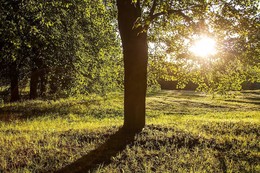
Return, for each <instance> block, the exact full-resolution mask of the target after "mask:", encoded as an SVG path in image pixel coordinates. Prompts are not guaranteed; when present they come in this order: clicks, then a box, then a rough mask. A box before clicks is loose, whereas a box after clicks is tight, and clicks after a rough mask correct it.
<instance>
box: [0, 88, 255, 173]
mask: <svg viewBox="0 0 260 173" xmlns="http://www.w3.org/2000/svg"><path fill="white" fill-rule="evenodd" d="M0 120H1V122H0V172H51V171H54V170H57V169H60V168H62V167H64V166H65V165H67V164H69V163H71V162H73V161H75V160H77V159H78V158H80V157H82V156H83V155H86V154H87V153H89V152H90V151H91V150H93V149H95V148H97V147H98V146H99V145H100V144H102V143H103V142H105V141H106V140H107V139H108V138H109V136H110V135H111V134H113V133H115V132H116V131H117V130H118V129H119V128H120V126H121V125H122V124H123V95H122V94H121V93H111V94H109V95H108V96H107V97H105V98H102V97H100V96H97V95H90V96H82V97H77V98H67V99H59V100H55V101H54V100H53V101H44V100H36V101H25V102H20V103H12V104H1V106H0ZM259 136H260V106H259V91H257V92H255V93H250V92H247V93H242V94H241V95H239V96H238V97H237V98H233V99H224V98H223V99H215V100H212V99H211V97H210V96H207V95H204V94H202V93H194V92H186V91H182V92H178V91H162V92H159V93H156V94H150V95H148V98H147V126H146V127H145V128H144V129H143V131H142V132H141V133H140V134H138V135H136V136H135V141H134V143H132V144H129V145H128V146H126V149H125V150H123V151H122V152H119V153H118V154H117V155H116V156H115V157H113V158H111V163H110V164H108V165H102V164H101V165H99V167H97V170H96V171H97V172H225V171H227V172H259V171H260V164H259V163H260V152H259V151H260V141H259Z"/></svg>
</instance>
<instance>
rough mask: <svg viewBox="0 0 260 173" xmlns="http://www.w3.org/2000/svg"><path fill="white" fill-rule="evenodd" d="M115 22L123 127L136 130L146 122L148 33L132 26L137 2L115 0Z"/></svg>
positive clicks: (138, 4) (138, 11)
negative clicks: (119, 41)
mask: <svg viewBox="0 0 260 173" xmlns="http://www.w3.org/2000/svg"><path fill="white" fill-rule="evenodd" d="M117 8H118V25H119V31H120V36H121V39H122V45H123V55H124V71H125V76H124V89H125V90H124V128H125V129H126V130H127V131H139V130H141V129H142V128H143V127H144V125H145V97H146V89H147V61H148V46H147V33H146V32H141V31H142V30H143V29H142V27H134V25H135V22H136V21H137V19H138V18H139V17H141V8H140V2H139V1H137V3H133V2H132V0H117Z"/></svg>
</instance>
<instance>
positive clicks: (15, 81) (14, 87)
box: [10, 62, 20, 102]
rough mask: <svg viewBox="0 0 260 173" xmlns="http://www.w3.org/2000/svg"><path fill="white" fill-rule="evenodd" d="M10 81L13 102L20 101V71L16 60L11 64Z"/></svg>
mask: <svg viewBox="0 0 260 173" xmlns="http://www.w3.org/2000/svg"><path fill="white" fill-rule="evenodd" d="M10 82H11V99H10V101H11V102H15V101H18V100H19V99H20V96H19V71H18V69H17V65H16V62H13V63H12V64H11V66H10Z"/></svg>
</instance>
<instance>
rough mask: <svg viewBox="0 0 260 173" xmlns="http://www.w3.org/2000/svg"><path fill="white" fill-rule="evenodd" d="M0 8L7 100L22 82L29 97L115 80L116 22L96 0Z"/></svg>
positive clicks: (27, 0) (31, 1) (105, 85)
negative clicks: (28, 88)
mask: <svg viewBox="0 0 260 173" xmlns="http://www.w3.org/2000/svg"><path fill="white" fill-rule="evenodd" d="M0 9H1V10H0V13H1V15H0V16H1V17H0V18H1V20H0V26H1V27H0V37H1V43H0V45H1V46H0V48H1V51H0V52H1V56H0V69H1V71H0V73H1V78H0V83H1V85H5V86H6V85H9V86H10V89H9V87H8V88H7V89H8V90H10V93H11V101H12V100H13V101H15V100H18V99H19V94H20V92H21V89H22V88H26V87H27V86H28V83H30V97H31V98H36V97H37V96H39V95H40V96H45V95H52V96H53V95H54V94H55V95H57V94H58V95H61V94H63V95H64V94H65V95H68V94H73V93H79V92H81V93H82V92H85V93H86V92H93V91H95V92H98V93H102V92H104V91H107V90H111V89H115V87H116V86H117V85H120V84H121V81H122V78H120V76H119V75H120V71H121V61H120V59H119V58H120V52H119V42H118V40H117V36H116V32H115V27H116V26H115V25H114V24H113V18H112V12H111V11H109V8H106V7H105V6H104V4H103V2H102V1H95V2H92V1H90V0H85V1H81V0H75V1H68V2H65V1H38V0H37V1H36V0H19V1H16V0H12V1H6V0H1V4H0ZM115 80H117V81H115Z"/></svg>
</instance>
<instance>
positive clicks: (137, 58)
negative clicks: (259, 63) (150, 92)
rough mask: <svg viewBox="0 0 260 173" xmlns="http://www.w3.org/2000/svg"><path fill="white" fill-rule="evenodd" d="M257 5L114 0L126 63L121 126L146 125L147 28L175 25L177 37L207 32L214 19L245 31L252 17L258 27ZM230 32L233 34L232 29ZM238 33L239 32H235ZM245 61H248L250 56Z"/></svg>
mask: <svg viewBox="0 0 260 173" xmlns="http://www.w3.org/2000/svg"><path fill="white" fill-rule="evenodd" d="M258 5H259V4H258V1H257V0H256V1H215V0H210V1H176V0H169V1H163V0H153V1H150V0H117V8H118V25H119V31H120V35H121V40H122V46H123V55H124V67H125V78H124V87H125V91H124V94H125V97H124V118H125V119H124V128H126V129H127V130H129V131H138V130H140V129H142V128H143V127H144V125H145V95H146V88H147V84H146V83H147V61H148V46H147V41H148V36H149V35H148V34H149V32H150V31H149V30H148V29H150V30H151V29H153V31H156V30H154V29H156V28H161V29H162V28H164V29H167V31H169V30H171V28H169V26H174V27H173V28H174V29H175V31H172V32H171V33H172V35H173V36H179V37H180V35H181V34H183V33H184V36H185V35H186V36H187V33H189V34H190V35H191V36H192V34H199V33H201V32H203V30H204V32H210V30H211V29H212V28H210V27H211V26H210V22H215V24H217V25H215V26H214V27H216V28H221V27H228V26H229V25H230V26H234V25H235V27H236V28H237V29H239V27H240V26H243V27H242V28H243V29H245V30H243V31H248V28H250V27H251V26H253V24H252V21H257V22H256V23H258V27H259V17H257V16H258V15H259V6H258ZM244 16H246V17H244ZM240 19H241V20H240ZM232 22H233V23H232ZM253 23H254V22H253ZM168 24H170V25H168ZM245 24H248V26H246V27H245ZM205 26H206V27H205ZM167 27H168V28H167ZM173 28H172V29H173ZM206 28H207V29H206ZM253 28H254V27H253ZM233 29H234V28H233ZM240 29H241V28H240ZM182 31H185V32H182ZM229 31H230V30H228V31H225V32H229ZM154 33H156V32H154ZM229 34H231V35H232V33H229ZM238 34H242V33H241V32H238ZM243 34H244V35H245V36H247V35H248V34H247V33H246V32H243ZM243 34H242V35H243ZM164 35H165V34H164ZM227 35H228V34H227ZM234 35H236V34H234ZM234 35H233V36H234ZM184 38H185V37H184ZM244 38H246V37H244ZM247 39H248V37H247ZM173 43H176V44H177V45H180V43H178V42H176V41H175V42H174V41H173ZM182 45H183V44H182ZM237 45H238V44H237ZM179 55H180V54H179ZM254 57H255V56H254ZM248 59H249V58H248ZM246 62H249V60H247V61H246Z"/></svg>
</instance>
